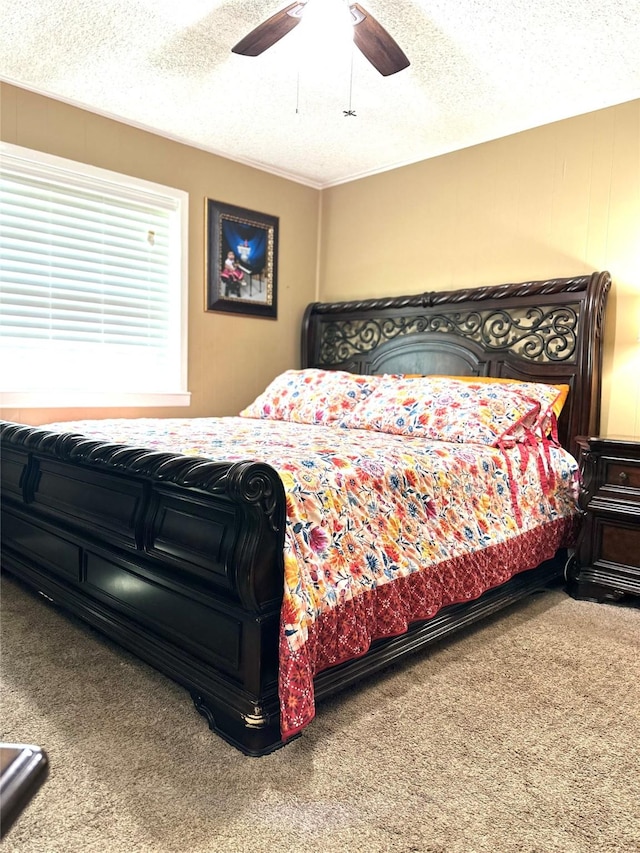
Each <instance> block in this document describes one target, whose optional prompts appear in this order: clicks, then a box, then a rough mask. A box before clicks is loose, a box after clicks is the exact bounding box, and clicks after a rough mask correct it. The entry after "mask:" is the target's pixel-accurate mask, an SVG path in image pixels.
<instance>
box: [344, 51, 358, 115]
mask: <svg viewBox="0 0 640 853" xmlns="http://www.w3.org/2000/svg"><path fill="white" fill-rule="evenodd" d="M353 54H354V49H353V46H352V47H351V71H350V73H349V109H348V110H342V114H343V115H344V116H355V115H356V111H355V110H354V109H353V107H352V103H351V98H352V95H353Z"/></svg>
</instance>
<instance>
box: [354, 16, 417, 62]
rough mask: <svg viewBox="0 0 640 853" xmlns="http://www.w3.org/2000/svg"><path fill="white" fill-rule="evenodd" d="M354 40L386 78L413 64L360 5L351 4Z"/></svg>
mask: <svg viewBox="0 0 640 853" xmlns="http://www.w3.org/2000/svg"><path fill="white" fill-rule="evenodd" d="M349 11H350V12H351V15H352V17H353V40H354V42H355V43H356V47H357V48H358V49H359V50H360V51H361V52H362V53H363V54H364V56H365V57H366V58H367V59H368V60H369V62H370V63H371V64H372V65H373V67H374V68H376V69H377V70H378V71H379V72H380V73H381V74H382V75H383V76H384V77H388V76H389V75H390V74H396V72H398V71H402V69H403V68H406V67H407V66H408V65H410V64H411V63H410V62H409V60H408V59H407V57H406V55H405V54H404V52H403V51H402V49H401V48H400V47H399V46H398V44H397V43H396V42H395V41H394V39H393V38H392V37H391V36H390V35H389V33H388V32H387V31H386V30H385V28H384V27H383V26H382V25H381V24H379V23H378V21H376V19H375V18H374V17H373V16H372V15H371V14H370V13H369V12H367V11H365V10H364V9H363V8H362V6H361V5H360V4H359V3H351V4H350V5H349Z"/></svg>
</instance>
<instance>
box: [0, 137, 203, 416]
mask: <svg viewBox="0 0 640 853" xmlns="http://www.w3.org/2000/svg"><path fill="white" fill-rule="evenodd" d="M0 156H1V158H2V161H1V168H0V360H1V362H2V379H1V380H0V381H1V383H2V384H1V387H0V402H1V403H2V405H4V406H16V407H29V406H38V407H48V406H52V407H64V406H127V405H131V406H145V405H148V406H162V405H167V406H175V405H188V404H189V394H188V392H187V325H186V324H187V286H188V285H187V268H186V257H187V252H186V240H187V215H188V210H187V201H188V196H187V193H185V192H183V191H181V190H176V189H173V188H171V187H165V186H161V185H159V184H152V183H149V182H147V181H141V180H138V179H134V178H131V177H128V176H126V175H119V174H116V173H114V172H108V171H105V170H103V169H97V168H94V167H91V166H87V165H84V164H82V163H75V162H73V161H71V160H63V159H61V158H59V157H52V156H49V155H45V154H41V153H39V152H35V151H29V150H27V149H24V148H19V147H17V146H14V145H8V144H6V143H0Z"/></svg>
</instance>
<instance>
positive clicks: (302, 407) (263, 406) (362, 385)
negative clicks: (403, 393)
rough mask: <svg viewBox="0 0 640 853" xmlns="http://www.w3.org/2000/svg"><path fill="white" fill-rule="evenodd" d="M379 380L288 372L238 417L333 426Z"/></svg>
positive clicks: (333, 372)
mask: <svg viewBox="0 0 640 853" xmlns="http://www.w3.org/2000/svg"><path fill="white" fill-rule="evenodd" d="M379 380H380V377H379V376H360V375H357V374H354V373H348V372H346V371H343V370H320V369H319V368H307V369H305V370H287V371H285V372H284V373H281V374H280V375H279V376H276V378H275V379H274V380H273V382H271V384H270V385H268V386H267V388H266V389H265V390H264V391H263V392H262V394H260V395H259V396H258V397H256V399H255V400H254V401H253V403H251V404H250V405H249V406H247V407H246V409H243V410H242V411H241V412H240V416H241V417H243V418H266V419H269V420H276V421H293V422H295V423H301V424H335V423H338V422H339V421H340V420H341V419H342V418H343V417H344V415H345V414H346V413H347V412H349V410H350V409H352V408H353V407H354V406H355V405H356V404H357V403H359V402H360V401H361V400H364V399H365V398H366V397H367V396H368V395H369V394H370V393H371V392H372V391H373V389H374V388H375V387H376V385H377V384H378V382H379Z"/></svg>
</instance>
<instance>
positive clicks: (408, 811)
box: [0, 576, 640, 853]
mask: <svg viewBox="0 0 640 853" xmlns="http://www.w3.org/2000/svg"><path fill="white" fill-rule="evenodd" d="M1 594H2V611H1V620H0V629H1V640H2V646H1V654H2V658H1V674H2V694H1V695H2V698H1V700H0V701H1V713H0V721H1V723H2V740H3V741H4V742H26V743H34V744H38V745H39V746H41V747H42V748H44V749H45V750H46V751H47V753H48V756H49V761H50V771H49V777H48V779H47V781H46V782H45V784H44V786H43V787H42V788H41V789H40V791H39V792H38V794H37V795H36V796H35V798H34V799H33V800H32V801H31V802H30V804H29V805H28V806H27V808H26V809H25V810H24V812H23V813H22V814H21V815H20V817H19V818H18V820H17V821H16V823H15V824H14V826H13V827H12V828H11V830H10V831H9V832H8V833H7V835H6V836H5V838H4V840H3V842H2V853H116V851H117V853H297V851H305V853H345V851H346V853H555V851H558V853H634V851H638V850H640V609H638V608H637V607H619V606H613V605H606V604H592V603H587V602H577V601H574V600H573V599H571V598H569V597H568V596H567V595H565V594H564V593H563V592H562V591H560V590H556V591H552V592H547V593H545V594H543V595H539V596H534V597H532V598H530V599H528V600H527V601H526V602H523V603H521V604H518V605H516V606H514V607H512V608H511V609H509V610H507V611H505V612H504V613H502V614H501V615H499V616H497V617H493V618H491V619H489V620H487V621H486V622H484V623H480V624H479V625H477V626H476V627H474V628H473V629H469V630H467V631H465V632H464V633H462V634H460V635H459V636H457V637H456V638H454V639H451V640H448V641H446V642H443V643H442V644H440V645H438V646H436V647H434V648H432V649H431V650H430V651H428V652H427V653H421V654H417V655H415V656H413V657H412V658H409V659H408V660H407V661H406V662H404V663H403V664H402V665H397V666H395V667H392V668H390V669H389V670H387V671H385V672H384V673H382V674H381V675H379V676H377V677H375V678H370V679H367V681H366V682H363V683H362V684H360V685H358V686H357V688H353V689H350V690H347V691H345V692H343V693H341V694H340V695H339V696H337V697H335V698H333V699H331V700H329V701H325V702H323V703H321V705H320V706H319V708H318V715H317V718H316V719H315V721H314V722H313V723H312V724H311V726H310V727H309V728H308V729H307V730H306V731H305V732H304V734H303V735H302V737H300V738H299V739H297V740H295V741H293V742H292V743H290V744H289V745H288V746H286V747H285V748H284V749H281V750H278V751H277V752H275V753H273V754H272V755H269V756H266V757H264V758H258V759H256V758H247V757H245V756H243V755H242V754H241V753H239V752H238V751H237V750H235V749H234V748H233V747H231V746H229V745H228V744H226V743H225V742H224V741H222V740H221V739H220V738H219V737H217V736H216V735H214V734H213V733H212V732H210V731H209V729H208V728H207V726H206V723H205V721H204V719H203V718H202V717H201V716H200V715H199V714H198V713H197V712H196V711H195V709H194V708H193V705H192V703H191V700H190V697H189V695H188V694H187V693H186V692H185V691H184V690H183V689H182V688H180V687H178V686H177V685H175V684H173V683H172V682H171V681H169V680H168V679H166V678H165V677H164V676H162V675H160V674H159V673H157V672H155V671H154V670H152V669H151V668H149V667H148V666H146V665H145V664H143V663H141V662H140V661H138V660H137V659H136V658H134V657H133V656H132V655H130V654H129V653H127V652H125V651H123V650H122V649H120V648H119V647H118V646H116V645H115V644H113V643H111V642H109V641H107V640H104V639H102V638H101V637H100V636H99V635H98V634H97V633H95V632H94V631H93V630H92V629H89V628H87V627H85V626H84V625H82V624H81V623H80V622H78V621H76V620H74V619H72V618H69V617H66V616H63V615H62V614H61V612H60V611H58V610H57V609H55V608H54V607H52V606H51V605H49V604H48V603H47V602H46V601H44V600H43V599H42V598H41V597H38V596H37V595H35V594H33V593H32V592H30V591H28V590H26V589H25V588H23V587H22V586H21V585H20V584H18V583H17V582H16V581H15V580H13V579H12V578H10V577H9V576H3V579H2V586H1Z"/></svg>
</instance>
